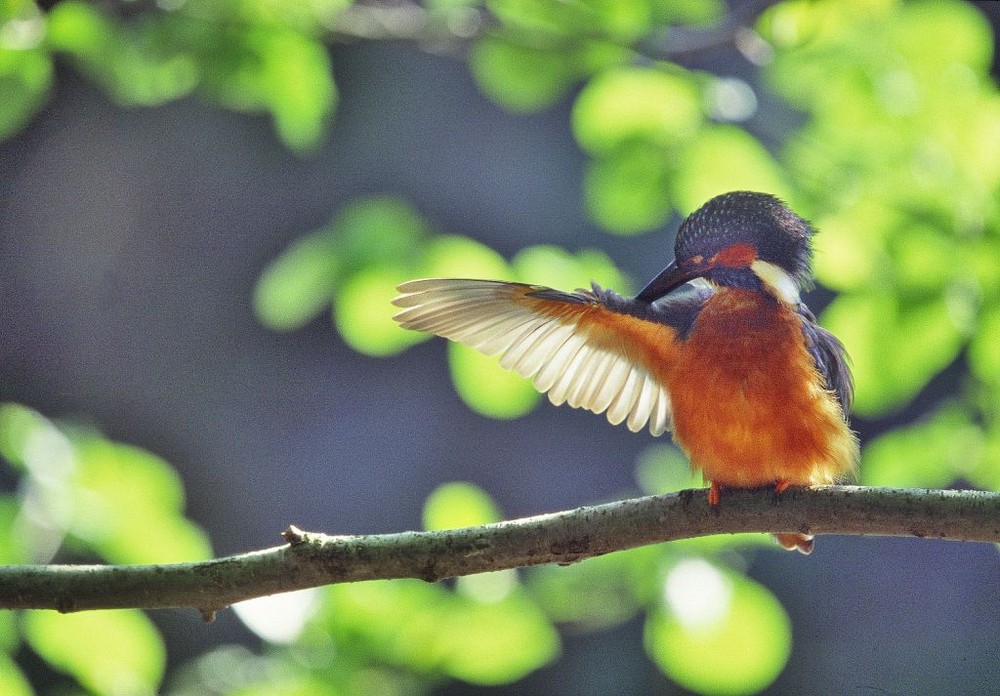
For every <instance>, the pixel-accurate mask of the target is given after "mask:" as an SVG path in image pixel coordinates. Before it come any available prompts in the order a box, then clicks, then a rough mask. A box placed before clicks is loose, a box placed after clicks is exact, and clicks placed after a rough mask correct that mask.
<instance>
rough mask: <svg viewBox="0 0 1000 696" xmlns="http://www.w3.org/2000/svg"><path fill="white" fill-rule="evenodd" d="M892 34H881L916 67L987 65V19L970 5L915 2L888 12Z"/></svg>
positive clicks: (990, 55) (989, 49)
mask: <svg viewBox="0 0 1000 696" xmlns="http://www.w3.org/2000/svg"><path fill="white" fill-rule="evenodd" d="M891 27H892V34H891V35H890V36H888V37H885V38H887V39H888V41H890V42H891V43H892V45H893V47H895V48H896V49H897V50H899V51H901V52H902V53H903V54H904V55H905V56H906V58H907V59H908V60H909V61H911V62H912V63H914V64H915V65H916V66H917V67H918V69H920V68H926V69H928V70H930V71H932V72H933V73H937V72H943V71H946V70H949V69H952V68H954V67H955V66H957V65H966V66H969V67H972V68H975V69H977V70H980V71H986V70H987V69H989V66H990V61H991V60H992V58H993V36H992V32H991V31H990V25H989V22H988V21H987V20H986V18H985V17H984V16H983V14H982V13H981V12H977V11H976V9H975V8H973V7H972V6H971V5H968V4H965V3H960V2H919V3H912V4H907V5H904V6H903V7H902V8H901V10H900V11H899V12H898V13H896V14H894V15H892V23H891Z"/></svg>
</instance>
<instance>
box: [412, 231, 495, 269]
mask: <svg viewBox="0 0 1000 696" xmlns="http://www.w3.org/2000/svg"><path fill="white" fill-rule="evenodd" d="M420 272H421V275H423V276H424V277H427V278H485V279H488V280H510V279H511V276H512V270H511V268H510V266H509V265H508V264H507V262H506V261H505V260H504V258H503V257H502V256H500V254H498V253H497V252H495V251H494V250H493V249H491V248H490V247H488V246H486V245H485V244H482V243H480V242H477V241H476V240H474V239H470V238H468V237H460V236H457V235H441V236H438V237H435V238H434V239H432V240H431V242H430V243H429V244H428V245H427V249H426V256H425V257H424V261H423V264H422V265H421V267H420Z"/></svg>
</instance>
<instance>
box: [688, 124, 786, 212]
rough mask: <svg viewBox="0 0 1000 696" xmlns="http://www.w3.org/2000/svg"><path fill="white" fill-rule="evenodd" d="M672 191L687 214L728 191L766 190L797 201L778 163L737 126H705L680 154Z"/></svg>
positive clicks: (765, 191)
mask: <svg viewBox="0 0 1000 696" xmlns="http://www.w3.org/2000/svg"><path fill="white" fill-rule="evenodd" d="M672 190H673V191H674V195H675V197H676V202H677V208H678V209H679V210H680V211H681V213H683V214H685V215H686V214H688V213H691V212H692V211H694V210H696V209H697V208H698V207H700V206H701V205H702V204H703V203H704V202H705V201H707V200H709V199H710V198H712V197H714V196H717V195H719V194H721V193H726V192H727V191H762V192H764V193H771V194H774V195H776V196H778V197H779V198H783V199H784V200H786V201H788V202H789V203H794V201H791V200H790V195H789V194H790V192H789V190H788V188H787V187H786V186H785V185H784V182H783V181H782V174H781V168H780V167H779V165H778V163H777V162H776V161H775V160H774V158H773V157H772V156H771V155H770V154H769V153H768V152H767V150H765V149H764V146H763V145H761V144H760V142H758V141H757V140H756V139H755V138H754V137H753V136H751V135H750V134H748V133H747V132H746V131H743V130H741V129H739V128H736V127H734V126H716V127H714V128H705V129H703V130H702V131H701V132H700V134H699V135H698V137H696V138H694V139H693V140H692V141H691V143H690V145H689V146H688V147H687V148H686V150H685V151H684V152H681V153H680V154H678V156H677V172H676V179H675V185H674V187H673V189H672Z"/></svg>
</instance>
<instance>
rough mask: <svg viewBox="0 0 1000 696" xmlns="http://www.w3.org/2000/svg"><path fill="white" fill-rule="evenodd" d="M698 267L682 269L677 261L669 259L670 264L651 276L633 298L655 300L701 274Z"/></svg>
mask: <svg viewBox="0 0 1000 696" xmlns="http://www.w3.org/2000/svg"><path fill="white" fill-rule="evenodd" d="M702 270H703V269H700V268H691V269H684V268H680V267H679V266H678V265H677V261H676V260H674V261H671V262H670V265H669V266H667V267H666V268H664V269H663V270H662V271H660V272H659V274H658V275H657V276H656V277H655V278H653V279H652V280H651V281H649V283H648V284H647V285H646V287H644V288H643V289H642V290H640V291H639V294H638V295H636V296H635V299H637V300H639V301H641V302H655V301H656V300H658V299H660V298H661V297H663V296H664V295H666V294H667V293H668V292H670V291H671V290H674V289H676V288H678V287H680V286H681V285H683V284H684V283H686V282H688V281H689V280H693V279H695V278H697V277H699V276H700V275H701V274H702Z"/></svg>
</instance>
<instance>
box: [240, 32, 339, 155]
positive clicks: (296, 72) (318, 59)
mask: <svg viewBox="0 0 1000 696" xmlns="http://www.w3.org/2000/svg"><path fill="white" fill-rule="evenodd" d="M258 40H259V42H260V43H259V46H260V53H261V57H262V62H263V64H262V68H261V76H260V77H261V81H262V83H263V88H264V90H265V94H266V100H267V104H268V107H269V108H270V111H271V114H272V115H273V117H274V123H275V127H276V129H277V131H278V134H279V135H280V136H281V139H282V140H284V141H285V143H286V144H287V145H288V146H289V147H291V148H293V149H297V150H302V149H306V148H312V147H315V146H316V145H318V144H319V142H320V140H321V138H322V136H323V133H324V130H325V127H326V123H327V120H328V119H329V118H330V116H331V115H332V114H333V110H334V108H335V106H336V102H337V89H336V85H335V84H334V82H333V73H332V68H331V66H330V58H329V55H328V53H327V49H326V47H325V46H324V45H323V44H322V42H320V41H319V40H317V39H313V38H311V37H308V36H304V35H302V34H299V33H296V32H293V31H276V30H274V29H273V28H272V29H269V30H268V31H267V32H266V33H262V34H261V35H259V37H258Z"/></svg>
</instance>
